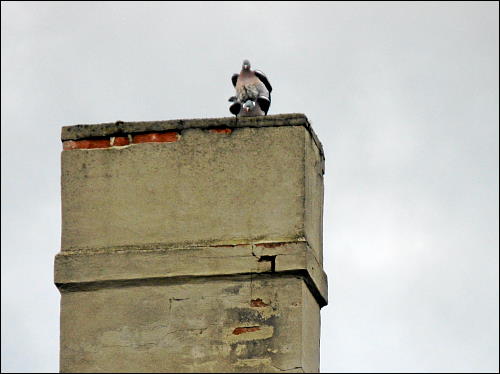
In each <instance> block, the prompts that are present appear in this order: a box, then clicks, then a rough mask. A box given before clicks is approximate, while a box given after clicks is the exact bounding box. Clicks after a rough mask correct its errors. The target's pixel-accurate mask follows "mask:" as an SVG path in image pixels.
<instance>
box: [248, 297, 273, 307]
mask: <svg viewBox="0 0 500 374" xmlns="http://www.w3.org/2000/svg"><path fill="white" fill-rule="evenodd" d="M268 305H269V304H266V303H265V302H263V301H262V299H255V300H251V301H250V306H252V307H254V308H263V307H266V306H268Z"/></svg>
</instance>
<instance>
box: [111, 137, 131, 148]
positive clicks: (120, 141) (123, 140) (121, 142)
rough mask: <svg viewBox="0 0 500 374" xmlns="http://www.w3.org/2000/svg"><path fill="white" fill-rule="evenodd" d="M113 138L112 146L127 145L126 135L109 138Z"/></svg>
mask: <svg viewBox="0 0 500 374" xmlns="http://www.w3.org/2000/svg"><path fill="white" fill-rule="evenodd" d="M111 139H112V140H113V142H112V144H111V145H112V146H124V145H129V144H130V140H129V138H128V136H117V137H115V138H111Z"/></svg>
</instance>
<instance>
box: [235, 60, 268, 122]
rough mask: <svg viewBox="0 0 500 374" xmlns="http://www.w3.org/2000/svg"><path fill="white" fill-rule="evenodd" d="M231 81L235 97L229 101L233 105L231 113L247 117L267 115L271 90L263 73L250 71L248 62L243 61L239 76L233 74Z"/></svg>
mask: <svg viewBox="0 0 500 374" xmlns="http://www.w3.org/2000/svg"><path fill="white" fill-rule="evenodd" d="M231 81H232V82H233V86H234V87H235V89H236V96H232V97H231V98H230V99H229V101H231V102H232V103H233V104H231V106H230V108H229V110H230V112H231V113H233V114H234V115H236V116H237V115H238V114H239V115H240V116H247V117H249V116H264V115H267V112H268V111H269V107H270V105H271V91H272V89H273V88H272V87H271V84H270V83H269V81H268V80H267V77H266V75H265V74H264V73H262V72H261V71H259V70H255V71H254V70H251V69H250V61H248V60H244V61H243V66H242V69H241V72H240V74H233V76H232V77H231ZM242 103H244V104H243V105H242Z"/></svg>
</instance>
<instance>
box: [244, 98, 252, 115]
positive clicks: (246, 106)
mask: <svg viewBox="0 0 500 374" xmlns="http://www.w3.org/2000/svg"><path fill="white" fill-rule="evenodd" d="M254 106H255V103H254V102H253V101H252V100H247V101H245V104H243V110H244V111H245V112H247V113H248V112H250V111H251V110H252V109H253V108H254Z"/></svg>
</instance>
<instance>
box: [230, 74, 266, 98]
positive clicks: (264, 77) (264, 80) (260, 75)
mask: <svg viewBox="0 0 500 374" xmlns="http://www.w3.org/2000/svg"><path fill="white" fill-rule="evenodd" d="M255 75H256V76H257V78H259V79H260V81H261V82H262V83H264V86H266V88H267V90H268V91H269V93H271V91H272V90H273V88H272V87H271V83H269V81H268V80H267V77H266V75H265V74H264V73H263V72H261V71H260V70H255ZM233 77H234V75H233Z"/></svg>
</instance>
